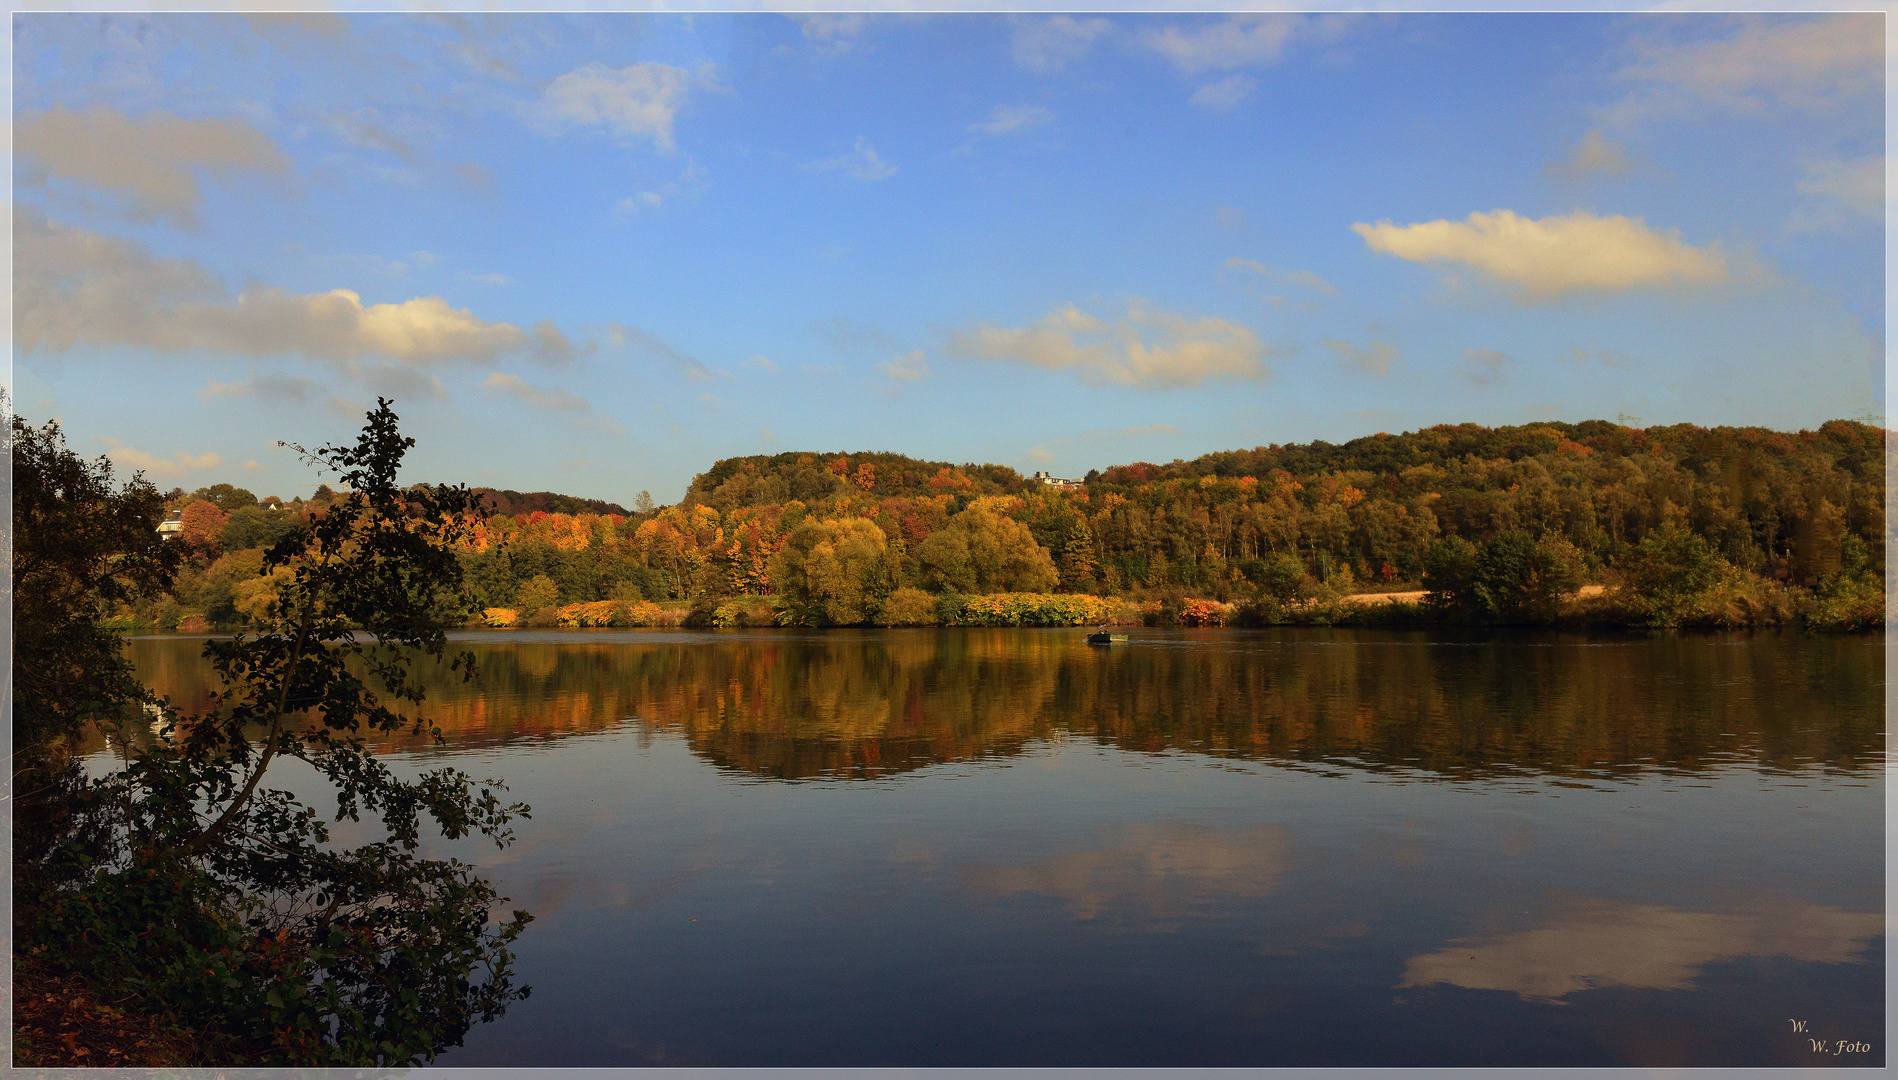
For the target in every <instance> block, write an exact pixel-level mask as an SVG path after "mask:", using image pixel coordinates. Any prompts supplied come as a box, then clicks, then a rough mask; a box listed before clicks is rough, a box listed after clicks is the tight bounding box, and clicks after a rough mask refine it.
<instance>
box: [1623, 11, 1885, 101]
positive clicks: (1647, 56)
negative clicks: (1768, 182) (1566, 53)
mask: <svg viewBox="0 0 1898 1080" xmlns="http://www.w3.org/2000/svg"><path fill="white" fill-rule="evenodd" d="M1671 25H1674V26H1690V27H1699V26H1702V25H1705V24H1704V22H1703V21H1702V20H1699V19H1695V20H1693V21H1691V22H1685V23H1678V24H1671ZM1729 25H1730V29H1729V32H1727V33H1726V34H1724V35H1723V36H1720V37H1716V38H1712V39H1709V40H1700V41H1687V42H1681V41H1675V40H1668V39H1665V38H1653V39H1646V40H1637V41H1636V42H1634V43H1633V45H1632V46H1631V51H1632V52H1633V53H1634V60H1633V62H1632V63H1630V64H1629V65H1628V66H1627V67H1625V68H1624V69H1622V71H1621V72H1620V73H1619V76H1618V78H1619V80H1620V81H1622V82H1625V83H1632V84H1635V89H1634V90H1633V91H1631V92H1630V93H1629V94H1628V96H1626V97H1625V98H1623V99H1622V100H1621V101H1619V102H1617V103H1616V104H1614V105H1613V106H1611V107H1609V108H1608V109H1607V110H1606V111H1605V114H1604V115H1605V117H1606V118H1607V119H1608V120H1609V121H1610V122H1613V123H1628V122H1631V121H1634V120H1639V119H1642V118H1645V117H1649V116H1680V115H1690V114H1692V113H1693V112H1695V111H1697V110H1698V109H1702V108H1716V109H1733V110H1738V111H1743V112H1752V111H1757V110H1761V109H1766V108H1772V107H1778V108H1790V109H1799V110H1814V109H1828V108H1832V107H1835V106H1837V105H1838V104H1840V103H1841V102H1843V101H1845V100H1846V99H1848V98H1854V97H1864V96H1867V95H1872V94H1875V93H1876V92H1878V91H1879V89H1880V88H1881V86H1882V78H1883V73H1884V58H1885V30H1884V20H1883V18H1882V17H1881V16H1880V15H1879V14H1878V13H1875V12H1860V13H1851V14H1832V15H1819V16H1813V17H1807V18H1798V19H1787V18H1771V17H1757V16H1756V17H1747V18H1742V19H1738V20H1735V21H1734V22H1733V23H1731V24H1729Z"/></svg>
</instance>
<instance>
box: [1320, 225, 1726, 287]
mask: <svg viewBox="0 0 1898 1080" xmlns="http://www.w3.org/2000/svg"><path fill="white" fill-rule="evenodd" d="M1351 231H1353V232H1355V233H1357V234H1358V235H1359V236H1362V237H1363V238H1364V242H1365V243H1366V244H1368V245H1370V248H1371V250H1372V251H1377V252H1381V253H1383V254H1386V255H1395V256H1396V257H1398V258H1400V259H1407V260H1409V261H1411V262H1420V263H1429V262H1440V263H1461V264H1463V265H1466V266H1470V267H1473V268H1475V269H1477V270H1479V271H1481V272H1483V273H1484V274H1486V275H1487V276H1488V277H1489V278H1491V279H1492V280H1494V281H1495V282H1497V283H1498V284H1500V285H1503V286H1504V287H1506V288H1509V289H1512V290H1513V291H1514V292H1515V294H1516V296H1517V299H1519V300H1522V301H1525V302H1528V301H1539V300H1552V299H1555V298H1557V297H1560V296H1564V295H1567V294H1570V293H1591V292H1592V293H1617V292H1626V291H1628V290H1630V289H1658V288H1669V287H1674V286H1681V285H1714V284H1719V283H1721V282H1724V281H1726V280H1727V276H1728V268H1727V260H1726V257H1725V256H1724V255H1723V254H1722V253H1721V251H1720V248H1719V245H1717V244H1714V245H1709V246H1707V247H1704V248H1696V247H1691V246H1689V245H1687V244H1684V243H1682V242H1681V239H1680V235H1679V233H1678V232H1677V231H1674V230H1668V231H1665V232H1657V231H1655V230H1653V229H1650V228H1648V225H1647V223H1646V222H1645V221H1643V220H1641V219H1640V218H1629V217H1621V216H1612V217H1596V216H1595V215H1594V214H1590V213H1588V212H1586V211H1580V210H1578V211H1576V212H1574V213H1572V214H1569V215H1567V216H1564V217H1546V218H1539V219H1532V218H1525V217H1519V216H1518V215H1517V214H1516V213H1514V212H1513V211H1510V210H1497V211H1495V212H1494V213H1489V214H1483V213H1475V214H1471V215H1470V217H1469V220H1468V221H1467V222H1461V221H1430V222H1425V223H1423V224H1419V225H1393V224H1391V223H1390V222H1389V221H1380V222H1378V223H1377V224H1376V225H1365V224H1361V223H1360V224H1356V225H1353V226H1351Z"/></svg>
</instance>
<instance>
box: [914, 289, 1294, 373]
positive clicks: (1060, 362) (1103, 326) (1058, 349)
mask: <svg viewBox="0 0 1898 1080" xmlns="http://www.w3.org/2000/svg"><path fill="white" fill-rule="evenodd" d="M948 347H949V351H950V352H951V353H953V354H955V355H957V356H966V357H970V358H973V359H978V360H1002V361H1011V362H1014V363H1021V364H1027V365H1029V366H1031V367H1039V368H1046V369H1048V370H1051V371H1070V370H1071V371H1076V372H1079V373H1080V375H1081V377H1082V378H1084V379H1086V380H1087V381H1089V382H1092V383H1097V384H1098V383H1114V384H1119V385H1123V386H1139V387H1144V388H1147V389H1166V388H1172V387H1187V386H1198V385H1199V384H1200V383H1203V382H1205V381H1207V380H1209V379H1253V380H1260V379H1265V378H1267V377H1268V376H1269V374H1270V372H1269V371H1267V369H1266V366H1265V356H1266V348H1265V346H1263V345H1262V344H1260V342H1259V339H1258V337H1257V336H1256V335H1255V334H1253V332H1252V331H1251V330H1250V329H1248V328H1246V327H1244V326H1241V325H1239V324H1237V323H1232V322H1227V321H1226V320H1224V319H1216V318H1212V317H1210V316H1199V317H1192V316H1184V315H1176V314H1173V313H1171V312H1166V311H1161V310H1158V309H1156V308H1151V307H1148V306H1147V304H1146V303H1145V301H1142V300H1134V301H1132V302H1131V303H1130V304H1129V305H1128V309H1127V314H1126V315H1125V316H1124V317H1122V318H1119V319H1116V320H1114V321H1112V322H1108V321H1105V320H1102V319H1099V318H1097V317H1095V316H1094V315H1091V314H1089V313H1087V312H1085V311H1082V310H1081V309H1080V308H1078V307H1074V306H1072V305H1070V306H1068V307H1065V308H1060V309H1057V310H1055V311H1051V312H1049V313H1048V314H1047V315H1045V316H1043V317H1042V318H1041V319H1039V320H1038V321H1036V322H1035V323H1034V324H1033V325H1031V326H1026V327H1022V328H1020V329H1008V328H1005V327H999V326H993V325H990V324H987V323H983V324H980V325H978V326H976V327H975V328H974V329H972V330H967V331H954V332H952V333H951V334H950V335H949V341H948Z"/></svg>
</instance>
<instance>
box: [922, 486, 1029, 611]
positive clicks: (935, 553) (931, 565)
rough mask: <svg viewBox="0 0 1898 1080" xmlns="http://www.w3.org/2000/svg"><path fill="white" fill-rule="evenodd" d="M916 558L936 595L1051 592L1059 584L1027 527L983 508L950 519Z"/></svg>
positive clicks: (929, 537)
mask: <svg viewBox="0 0 1898 1080" xmlns="http://www.w3.org/2000/svg"><path fill="white" fill-rule="evenodd" d="M916 558H917V560H918V561H919V562H920V563H921V564H922V567H923V573H924V575H925V576H926V577H927V578H928V580H929V583H930V584H931V585H932V586H934V587H935V588H936V589H937V590H938V591H943V590H948V591H953V592H960V593H998V592H1049V591H1052V590H1053V589H1054V587H1055V584H1056V583H1057V582H1058V581H1059V580H1060V575H1058V574H1057V573H1056V572H1055V568H1054V560H1052V559H1050V558H1049V557H1048V552H1047V549H1045V548H1043V547H1042V546H1041V545H1040V544H1037V543H1035V537H1034V534H1032V533H1030V532H1029V531H1028V527H1027V526H1026V525H1023V524H1022V523H1020V522H1018V521H1015V520H1014V519H1012V518H1006V517H1003V516H1001V515H1000V514H997V513H995V512H994V511H993V510H989V509H987V508H985V507H971V508H969V509H967V510H964V511H963V512H962V513H960V514H957V515H956V516H955V517H952V518H950V519H949V524H948V525H946V526H944V527H943V528H941V529H938V530H936V531H935V532H933V533H930V534H929V536H928V538H927V539H925V540H924V541H923V542H922V543H920V544H918V545H916Z"/></svg>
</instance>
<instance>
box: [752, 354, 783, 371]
mask: <svg viewBox="0 0 1898 1080" xmlns="http://www.w3.org/2000/svg"><path fill="white" fill-rule="evenodd" d="M745 366H746V367H755V368H757V369H758V370H759V371H776V370H778V365H777V364H776V363H774V362H772V360H771V358H770V357H768V356H765V355H764V354H762V353H756V354H753V355H752V356H750V357H747V358H746V360H745Z"/></svg>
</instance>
